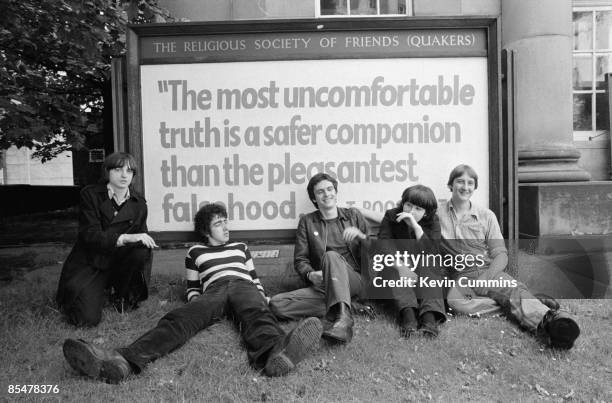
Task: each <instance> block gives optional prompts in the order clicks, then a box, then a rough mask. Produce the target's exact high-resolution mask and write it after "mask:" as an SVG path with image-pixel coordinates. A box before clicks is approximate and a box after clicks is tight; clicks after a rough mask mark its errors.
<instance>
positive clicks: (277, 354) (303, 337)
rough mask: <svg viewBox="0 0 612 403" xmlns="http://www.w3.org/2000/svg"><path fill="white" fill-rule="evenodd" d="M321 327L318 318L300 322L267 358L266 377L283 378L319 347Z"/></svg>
mask: <svg viewBox="0 0 612 403" xmlns="http://www.w3.org/2000/svg"><path fill="white" fill-rule="evenodd" d="M322 332H323V326H322V325H321V321H320V320H319V319H318V318H314V317H311V318H306V319H304V320H302V321H301V322H300V323H298V325H297V326H296V327H295V329H293V330H292V331H291V332H289V334H287V335H286V336H285V337H284V338H283V341H282V348H279V349H277V350H276V351H273V352H272V353H271V354H270V357H268V361H267V362H266V366H265V368H264V371H265V373H266V375H268V376H283V375H286V374H288V373H289V372H290V371H291V370H293V369H294V368H295V366H296V365H297V364H298V363H299V362H300V361H302V360H303V359H304V358H306V357H307V356H308V355H310V354H312V353H313V352H314V351H315V350H316V348H317V347H318V346H319V340H320V339H321V333H322Z"/></svg>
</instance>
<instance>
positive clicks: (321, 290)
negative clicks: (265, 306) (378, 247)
mask: <svg viewBox="0 0 612 403" xmlns="http://www.w3.org/2000/svg"><path fill="white" fill-rule="evenodd" d="M307 191H308V197H309V198H310V200H311V201H312V203H313V204H314V205H315V207H316V208H317V210H316V211H314V212H312V213H310V214H306V215H304V216H302V218H301V219H300V222H299V224H298V228H297V233H296V241H295V252H294V267H295V270H296V271H297V272H298V274H299V275H300V276H302V278H303V279H304V280H305V281H306V282H307V283H310V286H309V287H306V288H302V289H299V290H295V291H290V292H286V293H282V294H278V295H275V296H274V297H272V299H271V300H270V309H271V310H272V311H273V312H274V314H275V315H276V316H277V317H278V318H280V319H285V320H287V319H300V318H303V317H306V316H317V317H323V316H326V319H328V320H329V321H330V326H329V327H326V329H325V331H324V332H323V337H324V338H326V339H328V340H331V341H335V342H340V343H348V342H350V341H351V339H352V337H353V318H352V315H351V297H353V296H356V295H358V294H359V293H360V291H361V275H360V272H361V268H360V258H361V250H360V247H361V241H362V240H364V239H366V234H367V233H368V227H367V224H366V221H365V219H364V218H363V216H362V215H361V213H360V212H359V211H357V210H356V209H352V208H351V209H346V208H341V207H338V206H337V194H338V181H336V179H334V178H333V177H332V176H330V175H328V174H326V173H318V174H316V175H314V176H313V177H312V178H311V179H310V181H309V182H308V186H307Z"/></svg>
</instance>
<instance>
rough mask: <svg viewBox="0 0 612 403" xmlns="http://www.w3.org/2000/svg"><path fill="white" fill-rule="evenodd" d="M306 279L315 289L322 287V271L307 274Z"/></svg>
mask: <svg viewBox="0 0 612 403" xmlns="http://www.w3.org/2000/svg"><path fill="white" fill-rule="evenodd" d="M306 277H307V278H308V281H310V282H311V283H312V285H314V286H316V287H321V286H322V285H323V271H322V270H318V271H310V272H308V274H307V275H306Z"/></svg>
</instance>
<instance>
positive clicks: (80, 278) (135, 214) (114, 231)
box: [57, 184, 148, 306]
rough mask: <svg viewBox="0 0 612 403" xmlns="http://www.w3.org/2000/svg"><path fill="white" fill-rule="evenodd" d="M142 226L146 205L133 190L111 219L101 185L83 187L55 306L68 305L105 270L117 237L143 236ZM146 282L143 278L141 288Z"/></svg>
mask: <svg viewBox="0 0 612 403" xmlns="http://www.w3.org/2000/svg"><path fill="white" fill-rule="evenodd" d="M146 222H147V204H146V201H145V199H144V197H142V196H141V195H140V194H138V193H137V192H136V191H134V190H133V189H131V188H130V198H129V199H128V200H126V201H125V204H124V205H123V207H122V208H121V209H120V210H119V212H118V213H117V215H115V209H114V208H113V204H112V201H111V200H110V198H109V197H108V189H107V187H106V185H105V184H104V185H103V184H97V185H89V186H86V187H84V188H83V189H82V190H81V194H80V203H79V235H78V238H77V241H76V244H75V245H74V247H73V248H72V251H71V252H70V254H69V255H68V258H67V259H66V262H65V263H64V267H63V268H62V274H61V276H60V281H59V286H58V290H57V303H58V304H59V305H60V306H62V305H65V304H70V303H71V302H72V301H73V300H74V298H75V297H76V296H78V294H79V292H80V290H81V289H82V287H83V286H85V285H86V284H87V283H88V282H89V281H91V280H92V279H93V277H94V276H95V275H96V273H97V272H98V271H99V270H108V269H109V265H110V263H111V261H112V259H113V253H114V252H115V251H116V250H117V246H116V244H117V238H119V235H121V234H138V233H143V232H147V223H146ZM147 281H148V276H145V278H144V279H143V282H144V283H145V284H144V286H145V287H146V286H147V284H146V282H147ZM145 297H146V296H145Z"/></svg>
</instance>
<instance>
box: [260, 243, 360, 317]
mask: <svg viewBox="0 0 612 403" xmlns="http://www.w3.org/2000/svg"><path fill="white" fill-rule="evenodd" d="M321 270H322V271H323V284H322V285H321V286H315V285H312V286H310V287H305V288H300V289H298V290H294V291H289V292H284V293H281V294H277V295H275V296H273V297H272V298H271V299H270V310H271V311H272V312H273V313H274V315H276V317H277V318H279V319H282V320H297V319H301V318H305V317H308V316H316V317H319V318H321V317H323V316H325V314H326V313H327V312H328V311H329V309H330V308H331V307H332V306H334V305H336V304H338V303H344V304H347V305H348V306H351V297H354V296H357V295H359V294H360V292H361V276H360V274H359V273H357V272H356V271H355V270H354V269H353V267H352V266H351V265H350V264H349V263H348V262H347V261H346V259H344V257H343V256H342V255H340V254H339V253H338V252H334V251H328V252H325V254H324V255H323V259H322V260H321Z"/></svg>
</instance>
